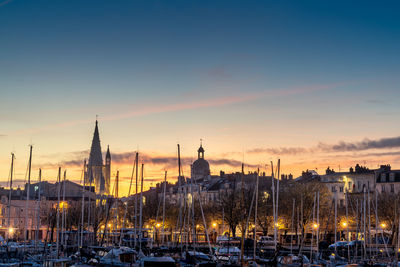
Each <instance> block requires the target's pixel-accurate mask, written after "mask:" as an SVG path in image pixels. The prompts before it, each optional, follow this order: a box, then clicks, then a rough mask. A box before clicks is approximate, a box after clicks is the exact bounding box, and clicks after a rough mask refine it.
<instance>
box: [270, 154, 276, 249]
mask: <svg viewBox="0 0 400 267" xmlns="http://www.w3.org/2000/svg"><path fill="white" fill-rule="evenodd" d="M271 180H272V214H273V217H274V250H275V251H276V245H277V242H276V241H277V240H276V238H277V232H276V214H275V181H274V180H275V177H274V163H273V162H272V161H271Z"/></svg>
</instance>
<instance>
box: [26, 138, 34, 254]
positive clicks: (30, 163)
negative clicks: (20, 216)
mask: <svg viewBox="0 0 400 267" xmlns="http://www.w3.org/2000/svg"><path fill="white" fill-rule="evenodd" d="M28 164H29V165H28V183H27V187H26V202H25V235H24V237H25V246H26V242H27V239H28V235H29V229H28V227H29V220H28V218H29V217H28V208H29V189H30V187H31V168H32V145H29V163H28ZM25 246H24V247H25Z"/></svg>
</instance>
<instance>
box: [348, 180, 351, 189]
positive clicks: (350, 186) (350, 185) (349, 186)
mask: <svg viewBox="0 0 400 267" xmlns="http://www.w3.org/2000/svg"><path fill="white" fill-rule="evenodd" d="M348 184H349V190H351V182H348Z"/></svg>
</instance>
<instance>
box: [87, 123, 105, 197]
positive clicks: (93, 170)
mask: <svg viewBox="0 0 400 267" xmlns="http://www.w3.org/2000/svg"><path fill="white" fill-rule="evenodd" d="M110 167H111V155H110V150H109V148H107V155H106V164H105V165H103V155H102V153H101V145H100V135H99V128H98V122H97V120H96V125H95V128H94V133H93V139H92V146H91V147H90V155H89V162H88V164H87V166H86V171H85V184H86V185H88V186H90V185H91V186H94V188H95V192H96V194H100V195H103V194H108V193H109V184H110Z"/></svg>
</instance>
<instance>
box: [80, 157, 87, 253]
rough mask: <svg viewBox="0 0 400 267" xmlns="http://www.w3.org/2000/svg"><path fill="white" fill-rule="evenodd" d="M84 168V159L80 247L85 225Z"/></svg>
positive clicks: (84, 164)
mask: <svg viewBox="0 0 400 267" xmlns="http://www.w3.org/2000/svg"><path fill="white" fill-rule="evenodd" d="M85 168H86V159H85V160H84V161H83V172H82V176H83V179H82V180H83V181H82V182H83V183H82V207H81V233H80V234H81V238H80V239H81V240H80V241H81V242H80V244H79V245H80V247H82V246H83V230H84V224H85V182H86V181H85V178H86V177H85Z"/></svg>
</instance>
